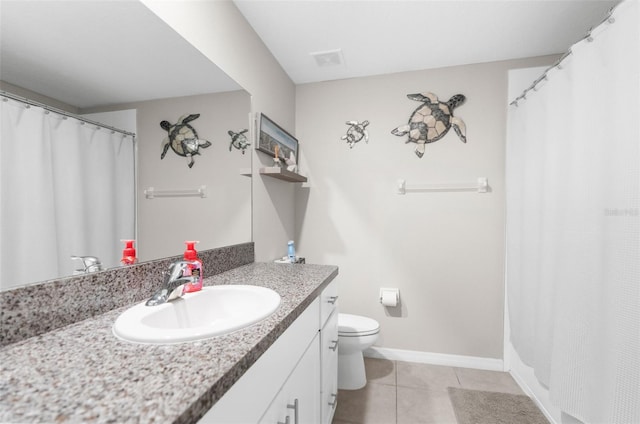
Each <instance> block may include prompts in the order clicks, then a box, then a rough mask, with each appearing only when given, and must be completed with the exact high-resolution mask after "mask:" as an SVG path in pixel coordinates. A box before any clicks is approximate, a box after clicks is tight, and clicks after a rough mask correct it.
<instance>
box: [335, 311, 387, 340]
mask: <svg viewBox="0 0 640 424" xmlns="http://www.w3.org/2000/svg"><path fill="white" fill-rule="evenodd" d="M379 332H380V324H378V321H376V320H374V319H371V318H367V317H363V316H359V315H351V314H338V336H341V337H361V336H371V335H374V334H378V333H379Z"/></svg>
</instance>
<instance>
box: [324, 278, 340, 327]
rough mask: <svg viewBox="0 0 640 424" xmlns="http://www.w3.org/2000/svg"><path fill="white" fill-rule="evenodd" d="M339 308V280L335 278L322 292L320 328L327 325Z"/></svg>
mask: <svg viewBox="0 0 640 424" xmlns="http://www.w3.org/2000/svg"><path fill="white" fill-rule="evenodd" d="M337 309H338V280H333V281H332V282H331V283H329V285H328V286H327V287H325V288H324V290H322V293H321V294H320V328H322V327H324V326H325V323H326V322H327V319H328V318H329V317H330V316H331V314H332V313H334V312H335V311H336V310H337Z"/></svg>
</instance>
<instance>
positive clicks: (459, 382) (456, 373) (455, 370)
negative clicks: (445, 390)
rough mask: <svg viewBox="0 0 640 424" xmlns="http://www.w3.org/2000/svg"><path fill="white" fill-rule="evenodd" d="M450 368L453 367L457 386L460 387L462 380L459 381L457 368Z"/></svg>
mask: <svg viewBox="0 0 640 424" xmlns="http://www.w3.org/2000/svg"><path fill="white" fill-rule="evenodd" d="M451 368H453V373H454V374H455V375H456V380H458V386H460V387H462V382H461V381H460V377H459V376H458V370H457V369H456V367H451Z"/></svg>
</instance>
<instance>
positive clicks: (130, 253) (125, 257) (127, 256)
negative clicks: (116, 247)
mask: <svg viewBox="0 0 640 424" xmlns="http://www.w3.org/2000/svg"><path fill="white" fill-rule="evenodd" d="M120 241H122V242H124V244H125V247H124V250H123V251H122V259H120V263H121V264H122V265H133V264H136V263H138V258H137V257H136V249H135V248H134V247H133V243H134V242H135V240H120Z"/></svg>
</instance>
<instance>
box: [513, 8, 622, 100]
mask: <svg viewBox="0 0 640 424" xmlns="http://www.w3.org/2000/svg"><path fill="white" fill-rule="evenodd" d="M618 4H619V3H618ZM618 4H616V5H615V6H612V7H611V8H610V9H609V11H608V12H607V16H605V18H604V19H602V20H601V21H600V22H599V23H598V24H597V25H596V26H593V27H591V28H589V31H587V33H586V35H585V36H584V37H582V38H581V39H580V40H578V41H576V42H575V43H574V44H577V43H579V42H581V41H582V40H587V41H588V42H591V41H593V37H592V36H591V32H592V31H593V29H594V28H597V27H599V26H600V25H602V24H604V23H605V22H608V23H610V24H612V23H614V22H615V21H616V20H615V18H614V17H613V16H612V15H613V11H614V10H615V8H616V7H618ZM571 54H572V52H571V48H569V50H567V51H566V52H565V53H564V54H563V55H562V56H560V59H558V60H556V62H555V63H554V64H553V65H551V66H549V67H548V68H547V69H545V70H544V72H543V73H542V75H541V76H540V78H538V79H536V80H535V81H533V83H532V84H531V85H530V86H529V87H528V88H526V89H525V90H524V91H523V92H522V94H520V95H519V96H518V97H516V98H515V99H514V100H513V101H512V102H511V103H509V105H510V106H515V107H518V102H519V101H520V100H526V99H527V93H528V92H529V91H531V90H533V91H536V86H537V85H538V84H540V82H542V81H544V80H546V79H547V74H548V73H549V71H550V70H552V69H553V68H558V69H562V61H563V60H565V59H566V58H567V56H570V55H571Z"/></svg>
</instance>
